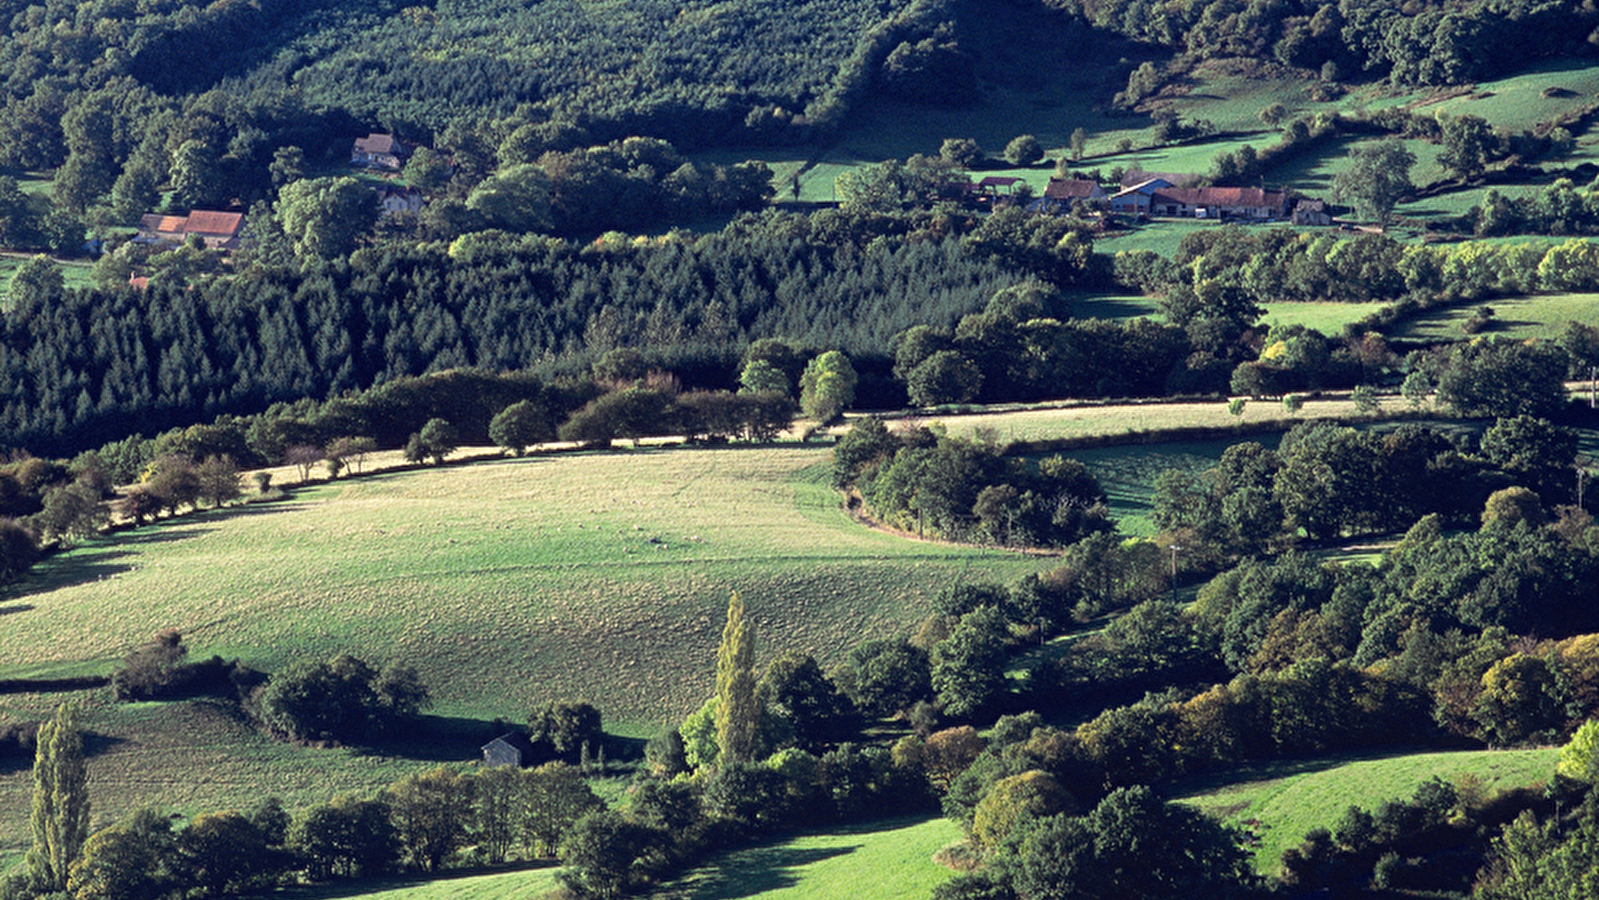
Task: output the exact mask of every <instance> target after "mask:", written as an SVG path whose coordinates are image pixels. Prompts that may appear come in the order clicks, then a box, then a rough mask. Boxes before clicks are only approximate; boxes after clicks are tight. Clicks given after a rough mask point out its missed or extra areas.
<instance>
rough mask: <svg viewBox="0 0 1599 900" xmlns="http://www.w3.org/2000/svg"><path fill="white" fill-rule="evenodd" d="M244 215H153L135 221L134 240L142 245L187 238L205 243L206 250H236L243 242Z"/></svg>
mask: <svg viewBox="0 0 1599 900" xmlns="http://www.w3.org/2000/svg"><path fill="white" fill-rule="evenodd" d="M243 234H244V213H236V212H220V211H216V210H205V209H196V210H192V211H190V213H189V214H188V215H186V216H162V215H157V214H155V213H151V214H149V215H146V216H143V217H141V218H140V219H139V234H138V236H137V237H136V238H134V240H136V241H138V242H140V243H144V244H172V245H177V244H181V243H183V242H184V241H185V240H187V239H188V238H189V237H190V236H197V237H199V238H200V239H201V240H202V241H204V242H205V246H206V249H207V250H236V249H238V247H239V244H240V243H241V241H242V239H243Z"/></svg>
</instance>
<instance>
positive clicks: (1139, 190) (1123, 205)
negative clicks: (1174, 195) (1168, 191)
mask: <svg viewBox="0 0 1599 900" xmlns="http://www.w3.org/2000/svg"><path fill="white" fill-rule="evenodd" d="M1172 187H1174V185H1173V184H1172V183H1171V182H1170V181H1167V180H1166V179H1164V178H1161V177H1159V176H1156V177H1154V178H1146V179H1144V180H1143V181H1140V182H1139V183H1137V184H1134V185H1130V186H1127V187H1123V188H1122V189H1121V190H1119V191H1117V192H1116V193H1114V194H1112V195H1111V196H1110V201H1109V203H1110V211H1111V212H1113V213H1120V214H1122V215H1127V216H1147V215H1150V214H1151V213H1150V208H1151V207H1152V206H1153V203H1152V200H1153V198H1154V196H1155V192H1156V191H1158V190H1161V189H1163V188H1172Z"/></svg>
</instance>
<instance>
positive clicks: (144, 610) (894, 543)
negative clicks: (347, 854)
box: [0, 445, 1036, 727]
mask: <svg viewBox="0 0 1599 900" xmlns="http://www.w3.org/2000/svg"><path fill="white" fill-rule="evenodd" d="M827 461H828V450H827V449H826V448H823V447H816V448H812V447H802V446H796V445H789V446H783V447H765V448H749V449H745V448H724V449H708V450H696V449H676V450H648V449H645V450H636V451H625V452H616V453H608V454H557V455H549V456H538V457H530V458H525V459H517V460H512V459H505V460H495V461H490V462H481V463H476V464H473V465H470V466H454V467H451V466H446V467H444V468H440V469H424V470H417V471H404V472H388V473H383V474H379V475H373V476H367V477H362V478H353V479H345V480H340V481H337V482H332V483H314V484H313V485H311V486H308V487H306V488H302V489H297V490H295V491H293V495H292V497H291V499H288V500H286V501H284V502H281V503H272V504H258V505H248V506H242V507H232V508H228V509H224V510H220V511H215V512H205V513H201V514H198V515H194V516H188V517H184V518H181V519H178V520H173V521H171V522H169V523H165V524H161V525H157V526H154V527H146V528H141V529H138V530H135V531H130V532H121V533H117V534H114V535H110V536H107V537H103V538H99V539H96V540H93V541H89V542H86V543H84V544H83V545H81V546H79V547H77V548H75V549H73V550H72V551H70V552H68V553H66V554H63V555H61V556H58V557H55V558H52V559H50V560H48V561H46V562H45V563H43V564H42V565H40V566H39V567H38V568H37V569H36V570H35V572H34V574H33V575H32V576H31V577H30V578H29V579H28V580H27V581H25V582H23V583H22V584H21V586H20V588H18V589H17V590H15V591H13V593H12V595H11V596H10V598H9V602H8V603H7V604H6V611H7V612H8V613H11V614H10V615H8V616H7V617H6V624H7V627H6V629H5V630H4V634H3V635H0V659H6V660H10V661H11V662H10V664H9V665H4V666H0V675H17V674H31V675H35V676H39V675H49V674H59V673H80V672H84V671H106V670H108V669H109V668H110V667H111V666H112V664H113V663H114V662H115V661H116V660H117V659H119V658H120V657H121V656H122V654H123V653H124V652H125V651H126V650H127V649H128V648H129V647H131V646H133V645H134V644H136V643H139V642H141V641H144V640H148V639H149V638H150V637H151V636H153V634H154V633H155V631H156V630H159V629H161V628H168V627H170V628H177V629H178V630H180V631H181V632H182V633H183V634H184V635H185V639H186V642H187V643H188V644H189V645H190V646H191V647H192V648H193V651H192V652H194V653H196V654H207V655H209V654H212V653H217V654H221V655H222V656H224V657H228V658H232V657H239V658H241V659H242V660H243V661H245V662H246V663H249V664H251V665H254V666H257V667H259V668H263V669H266V670H268V671H272V670H276V669H279V668H282V667H283V666H284V665H286V664H287V663H288V662H290V661H291V660H293V659H294V658H297V657H300V656H304V655H328V654H332V653H336V652H339V651H344V650H348V651H351V652H354V653H356V654H358V655H362V656H366V657H370V658H372V659H376V660H385V659H403V660H407V661H410V662H412V663H413V664H414V665H416V666H417V667H418V668H419V670H420V671H421V673H422V675H423V677H424V680H425V681H426V682H427V683H428V684H429V685H430V686H431V687H432V690H433V693H434V696H435V698H436V701H437V710H438V711H439V712H441V713H447V714H451V715H466V716H479V717H491V716H494V715H508V716H518V715H521V714H522V713H523V712H524V711H525V709H526V708H527V706H528V705H529V704H531V703H533V702H536V701H539V700H548V699H557V698H562V697H570V698H578V697H592V698H597V699H599V700H603V704H604V711H605V712H606V713H607V715H608V717H609V718H610V719H611V720H612V721H615V722H619V723H629V724H631V725H633V726H635V727H645V726H649V725H652V724H654V723H655V722H657V721H658V720H659V719H660V717H662V716H663V715H675V714H681V713H683V712H686V711H687V710H688V709H690V708H692V707H693V706H695V705H697V704H698V702H699V700H700V699H702V698H703V696H704V695H705V694H707V693H708V692H709V691H710V687H711V671H712V669H713V664H712V661H713V660H714V657H715V647H716V641H717V638H718V635H719V633H720V629H721V625H722V618H723V612H724V610H725V607H726V603H727V596H728V594H729V592H731V591H735V590H737V591H740V592H741V593H742V595H743V596H744V599H745V602H746V603H747V604H748V605H749V607H750V610H751V613H752V614H753V616H754V617H755V620H756V623H757V628H758V630H759V631H760V632H761V633H762V635H763V637H762V642H763V645H764V647H765V649H766V652H767V653H770V654H774V655H775V654H776V653H779V652H781V651H784V650H789V649H802V650H806V651H808V652H812V653H815V654H817V655H818V656H819V657H821V658H822V659H823V660H824V661H830V660H832V659H833V658H835V657H836V656H837V655H838V654H839V653H841V652H842V650H844V649H847V647H848V645H849V644H850V643H851V642H853V641H854V640H855V639H857V638H858V636H859V635H861V634H866V633H871V632H874V631H880V630H906V629H909V628H910V627H912V625H913V624H914V623H915V622H916V621H918V620H919V619H920V618H921V617H922V615H923V614H924V606H925V602H926V600H927V599H928V598H929V597H930V595H931V594H932V593H935V592H936V591H937V589H938V587H939V586H940V585H942V584H944V583H947V582H948V581H949V580H951V579H955V580H960V579H975V578H984V579H994V578H999V579H1005V578H1009V577H1011V576H1018V577H1019V576H1020V574H1022V573H1023V572H1025V571H1029V570H1031V568H1032V567H1034V566H1036V563H1035V562H1033V561H1031V560H1030V559H1028V558H1027V557H1023V556H1019V555H1017V554H1009V553H996V552H992V551H984V550H982V549H978V548H966V547H954V546H944V545H939V544H933V543H924V542H918V541H912V540H907V539H905V538H901V537H896V536H893V535H889V534H884V533H880V532H877V531H873V530H871V529H867V528H862V527H860V526H859V525H858V524H856V523H855V522H854V521H852V520H851V519H850V518H849V516H848V515H847V514H846V513H845V512H844V511H843V510H842V509H841V508H840V506H839V503H838V496H837V494H836V492H834V491H833V489H832V488H831V486H830V484H829V483H828V468H827Z"/></svg>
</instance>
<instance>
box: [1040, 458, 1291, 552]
mask: <svg viewBox="0 0 1599 900" xmlns="http://www.w3.org/2000/svg"><path fill="white" fill-rule="evenodd" d="M1279 437H1280V435H1277V434H1263V435H1259V436H1256V437H1254V438H1253V440H1257V441H1259V442H1260V443H1261V444H1263V445H1265V446H1267V447H1276V446H1277V441H1278V438H1279ZM1234 443H1236V441H1232V440H1227V439H1220V440H1214V441H1173V442H1171V443H1164V444H1150V445H1148V446H1142V447H1099V448H1094V449H1090V450H1073V451H1071V454H1070V455H1071V457H1072V458H1073V459H1076V460H1079V461H1081V462H1082V463H1083V465H1085V466H1087V467H1088V470H1089V471H1090V472H1092V473H1093V475H1094V477H1095V478H1097V479H1099V484H1100V487H1102V488H1104V489H1105V494H1106V496H1107V497H1109V499H1110V511H1111V515H1112V516H1114V517H1115V519H1116V524H1117V527H1118V528H1120V529H1121V531H1122V532H1123V533H1125V534H1129V535H1145V536H1152V535H1154V534H1155V533H1156V531H1157V529H1156V528H1155V523H1154V521H1153V520H1152V519H1151V518H1150V513H1151V511H1152V509H1153V501H1154V496H1155V478H1156V477H1157V476H1158V475H1160V473H1161V472H1164V471H1166V470H1167V469H1185V470H1188V471H1193V472H1199V471H1202V470H1204V469H1208V468H1210V467H1211V466H1213V465H1215V464H1216V463H1217V461H1219V460H1220V459H1221V454H1222V451H1224V450H1226V449H1227V448H1228V447H1230V446H1232V445H1233V444H1234Z"/></svg>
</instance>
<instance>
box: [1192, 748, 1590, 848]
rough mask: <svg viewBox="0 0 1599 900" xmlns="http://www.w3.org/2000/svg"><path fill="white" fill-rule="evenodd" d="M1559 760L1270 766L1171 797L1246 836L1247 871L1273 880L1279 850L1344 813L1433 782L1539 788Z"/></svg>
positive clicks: (1550, 756) (1518, 753)
mask: <svg viewBox="0 0 1599 900" xmlns="http://www.w3.org/2000/svg"><path fill="white" fill-rule="evenodd" d="M1559 755H1560V751H1559V750H1558V749H1555V748H1548V749H1534V750H1476V751H1464V752H1447V753H1415V754H1407V755H1403V756H1391V757H1385V758H1378V759H1350V758H1348V757H1339V758H1332V759H1324V760H1308V761H1295V762H1285V763H1275V764H1269V765H1263V766H1257V767H1251V768H1247V769H1242V770H1235V771H1233V772H1228V773H1225V774H1222V775H1217V776H1212V777H1208V778H1205V779H1201V780H1196V782H1194V783H1192V784H1189V785H1187V786H1183V785H1178V786H1177V787H1176V789H1175V793H1174V796H1175V798H1176V799H1179V800H1180V801H1181V802H1184V803H1187V804H1189V805H1191V806H1193V807H1195V808H1197V809H1199V810H1201V811H1203V812H1205V813H1207V814H1210V815H1212V816H1215V817H1216V818H1218V819H1221V820H1222V821H1224V822H1227V823H1229V824H1232V825H1235V826H1238V827H1240V828H1243V829H1244V830H1245V831H1246V832H1248V833H1250V834H1252V835H1254V836H1255V838H1256V839H1258V842H1256V843H1255V851H1254V854H1255V867H1256V868H1257V869H1258V870H1260V871H1261V872H1263V873H1274V872H1276V870H1277V866H1278V864H1279V861H1280V860H1281V858H1282V852H1283V851H1284V850H1286V849H1288V848H1289V847H1295V846H1298V845H1299V842H1300V841H1301V840H1303V839H1304V836H1305V833H1306V832H1308V831H1310V830H1311V829H1312V828H1329V829H1330V828H1332V827H1333V826H1334V825H1335V824H1336V823H1337V821H1338V819H1339V818H1340V817H1342V816H1343V814H1344V812H1345V811H1346V810H1348V809H1349V807H1350V806H1359V807H1361V808H1362V809H1365V810H1366V811H1368V812H1372V811H1375V810H1376V808H1377V807H1378V806H1379V805H1381V804H1382V803H1384V802H1386V801H1389V800H1405V799H1409V797H1410V796H1411V795H1412V794H1414V793H1415V790H1416V787H1417V786H1418V785H1420V784H1421V783H1422V782H1424V781H1426V780H1428V779H1429V778H1433V777H1435V776H1436V777H1438V778H1441V779H1443V780H1444V781H1448V782H1450V783H1452V784H1454V785H1455V786H1456V788H1457V789H1465V790H1469V791H1473V792H1477V793H1479V794H1480V795H1488V794H1492V793H1494V792H1496V791H1502V790H1508V789H1511V788H1517V787H1528V786H1532V785H1538V784H1543V783H1545V782H1547V781H1549V780H1550V779H1551V778H1552V777H1553V776H1554V770H1555V761H1556V759H1557V758H1558V757H1559Z"/></svg>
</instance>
